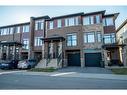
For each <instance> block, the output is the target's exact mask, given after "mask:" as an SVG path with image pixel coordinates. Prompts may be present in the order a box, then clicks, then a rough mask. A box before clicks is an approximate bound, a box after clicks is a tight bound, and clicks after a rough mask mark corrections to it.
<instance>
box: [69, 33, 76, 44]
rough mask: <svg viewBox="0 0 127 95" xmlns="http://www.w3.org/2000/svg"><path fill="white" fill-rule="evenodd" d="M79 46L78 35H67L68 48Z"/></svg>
mask: <svg viewBox="0 0 127 95" xmlns="http://www.w3.org/2000/svg"><path fill="white" fill-rule="evenodd" d="M76 45H77V35H76V33H72V34H67V46H76Z"/></svg>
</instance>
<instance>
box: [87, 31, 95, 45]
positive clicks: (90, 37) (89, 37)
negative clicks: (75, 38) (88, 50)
mask: <svg viewBox="0 0 127 95" xmlns="http://www.w3.org/2000/svg"><path fill="white" fill-rule="evenodd" d="M84 42H85V43H94V42H95V34H94V32H88V33H84Z"/></svg>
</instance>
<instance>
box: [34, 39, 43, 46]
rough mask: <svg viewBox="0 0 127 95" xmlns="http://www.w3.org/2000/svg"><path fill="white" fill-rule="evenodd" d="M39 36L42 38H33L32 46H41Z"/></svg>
mask: <svg viewBox="0 0 127 95" xmlns="http://www.w3.org/2000/svg"><path fill="white" fill-rule="evenodd" d="M41 38H43V37H35V38H34V46H42V45H43V43H42V40H40V39H41Z"/></svg>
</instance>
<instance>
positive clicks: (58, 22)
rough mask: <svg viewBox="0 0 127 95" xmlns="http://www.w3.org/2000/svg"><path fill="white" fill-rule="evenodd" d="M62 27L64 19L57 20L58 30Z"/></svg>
mask: <svg viewBox="0 0 127 95" xmlns="http://www.w3.org/2000/svg"><path fill="white" fill-rule="evenodd" d="M61 27H62V19H58V20H57V28H61Z"/></svg>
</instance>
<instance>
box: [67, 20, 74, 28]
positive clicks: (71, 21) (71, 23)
mask: <svg viewBox="0 0 127 95" xmlns="http://www.w3.org/2000/svg"><path fill="white" fill-rule="evenodd" d="M68 20H69V26H73V25H74V18H69V19H68Z"/></svg>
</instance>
